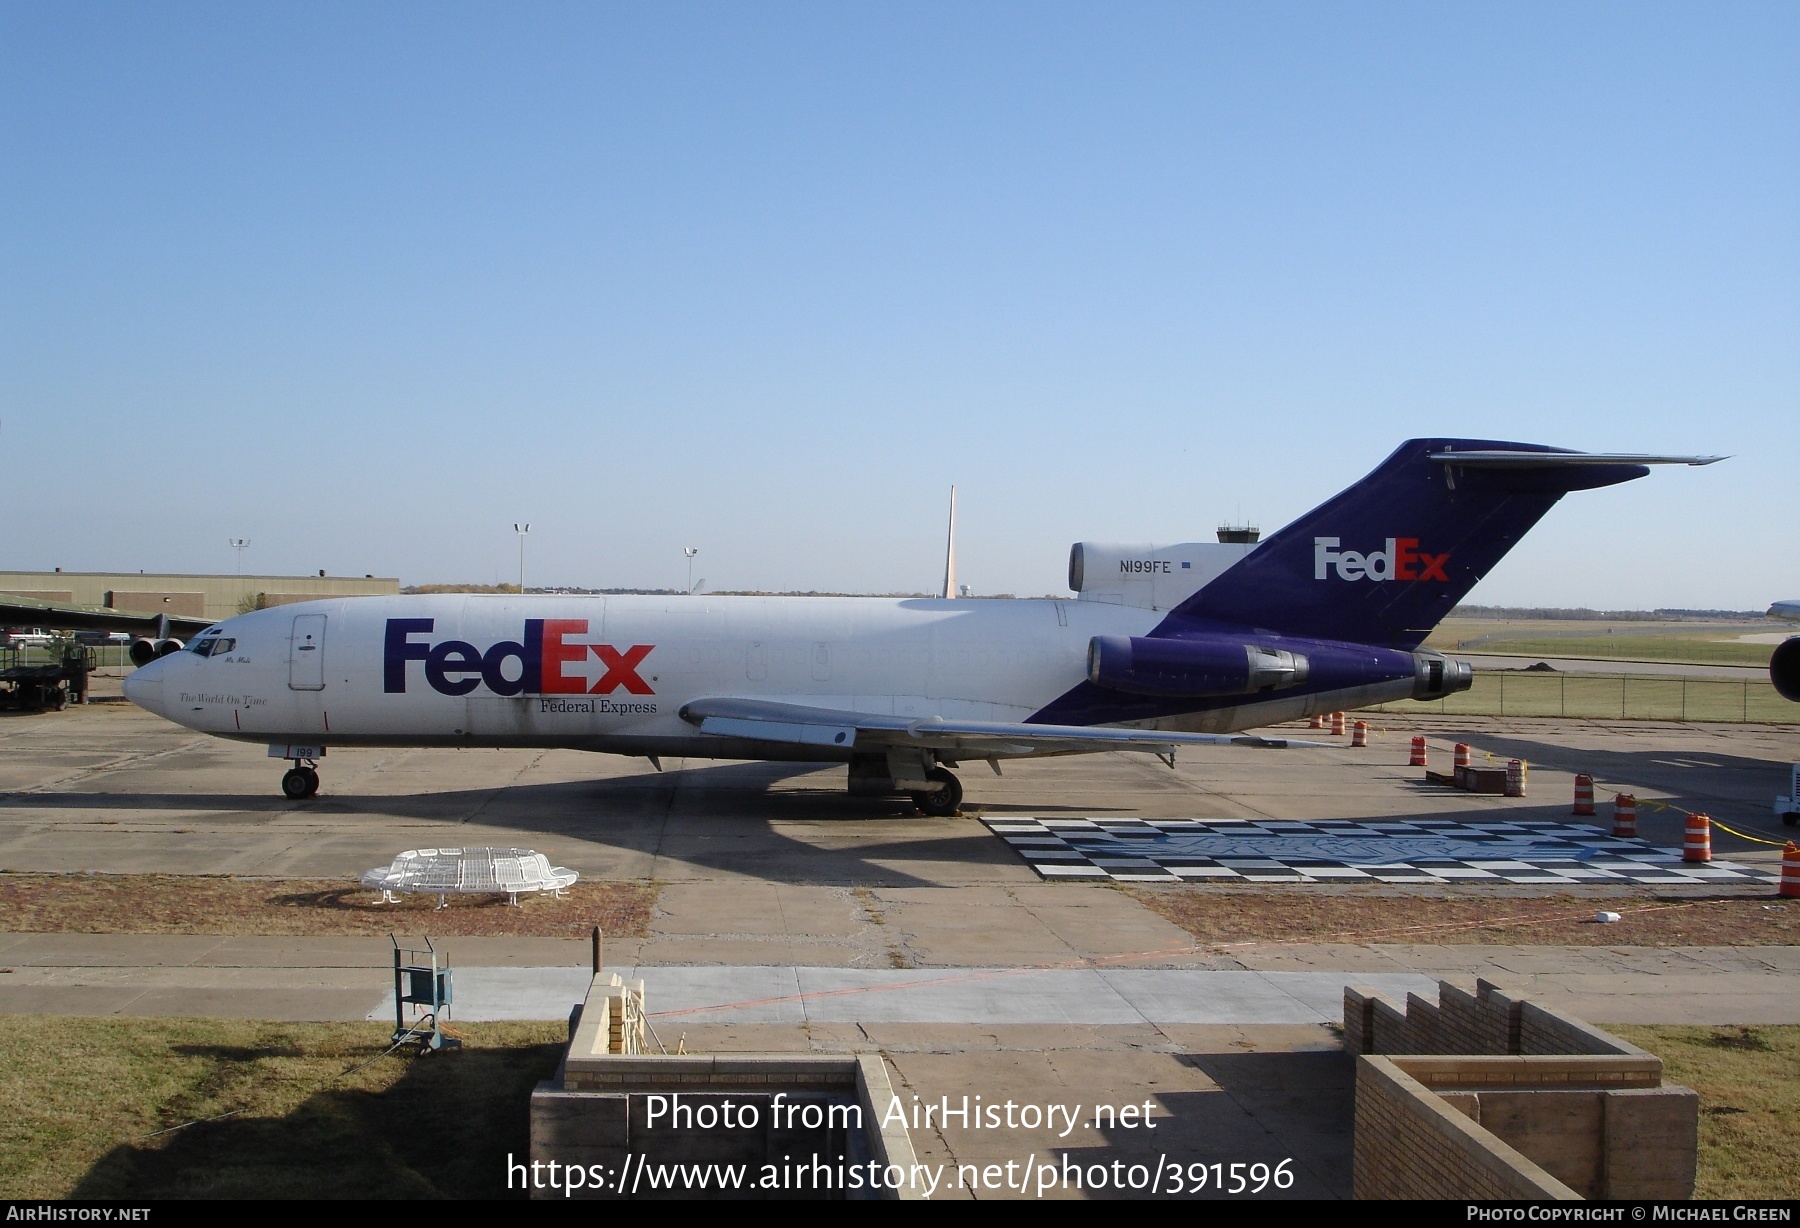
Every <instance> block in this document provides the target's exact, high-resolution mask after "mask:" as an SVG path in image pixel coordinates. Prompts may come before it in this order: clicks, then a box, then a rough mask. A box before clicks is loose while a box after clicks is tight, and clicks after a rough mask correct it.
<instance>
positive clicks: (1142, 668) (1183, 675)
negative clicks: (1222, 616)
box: [1088, 635, 1308, 699]
mask: <svg viewBox="0 0 1800 1228" xmlns="http://www.w3.org/2000/svg"><path fill="white" fill-rule="evenodd" d="M1307 670H1308V666H1307V661H1306V657H1305V656H1303V655H1301V654H1300V653H1297V652H1289V651H1286V650H1285V649H1274V648H1263V647H1260V646H1258V645H1256V644H1246V643H1244V642H1243V641H1241V640H1230V639H1180V640H1177V639H1150V638H1142V637H1138V636H1131V637H1126V636H1122V635H1096V636H1095V637H1094V638H1093V639H1092V640H1091V641H1090V642H1089V643H1088V681H1089V682H1092V683H1093V684H1094V685H1095V686H1103V687H1106V688H1108V689H1109V690H1114V691H1124V692H1127V693H1128V694H1132V695H1166V696H1170V697H1174V698H1181V699H1188V698H1199V697H1202V696H1208V695H1254V694H1256V693H1257V692H1259V691H1277V690H1281V689H1283V688H1286V687H1291V686H1299V685H1300V684H1302V683H1304V682H1305V681H1306V678H1307Z"/></svg>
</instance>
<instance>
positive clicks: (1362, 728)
mask: <svg viewBox="0 0 1800 1228" xmlns="http://www.w3.org/2000/svg"><path fill="white" fill-rule="evenodd" d="M1368 744H1369V722H1367V721H1358V722H1356V724H1354V725H1352V726H1351V727H1350V745H1352V746H1367V745H1368Z"/></svg>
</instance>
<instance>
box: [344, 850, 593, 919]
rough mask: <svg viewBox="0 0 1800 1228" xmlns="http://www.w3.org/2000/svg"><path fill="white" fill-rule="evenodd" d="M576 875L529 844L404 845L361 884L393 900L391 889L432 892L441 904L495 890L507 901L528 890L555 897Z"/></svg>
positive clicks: (383, 900) (514, 901) (395, 899)
mask: <svg viewBox="0 0 1800 1228" xmlns="http://www.w3.org/2000/svg"><path fill="white" fill-rule="evenodd" d="M580 877H581V876H580V875H579V874H577V873H576V872H575V871H574V870H570V869H566V868H565V867H563V866H552V865H551V864H550V859H549V858H548V857H546V856H544V855H543V854H542V853H540V852H537V851H536V850H534V849H499V848H471V849H409V850H407V851H406V852H404V853H401V854H400V855H399V856H398V857H396V858H394V860H393V863H392V864H391V865H387V866H377V867H376V868H375V869H373V870H370V871H368V872H367V873H365V874H364V875H363V876H362V885H363V886H365V887H367V888H369V889H370V890H371V891H379V892H381V903H383V904H397V903H399V896H397V895H395V894H394V893H395V892H406V893H408V894H413V895H435V896H437V898H438V907H439V908H443V907H444V906H445V904H446V903H447V902H448V897H449V896H452V895H498V894H502V893H504V894H505V896H506V899H507V903H509V904H517V903H518V902H519V896H520V895H522V894H525V893H527V892H533V891H549V892H552V893H554V894H555V895H556V896H557V897H558V898H560V897H561V896H562V893H563V889H564V888H565V887H569V886H572V885H573V884H574V882H575V880H576V879H577V878H580Z"/></svg>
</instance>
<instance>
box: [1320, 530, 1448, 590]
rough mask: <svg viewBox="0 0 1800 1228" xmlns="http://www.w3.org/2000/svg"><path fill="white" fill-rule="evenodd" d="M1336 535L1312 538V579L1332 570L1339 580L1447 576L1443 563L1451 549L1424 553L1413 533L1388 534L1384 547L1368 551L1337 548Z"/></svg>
mask: <svg viewBox="0 0 1800 1228" xmlns="http://www.w3.org/2000/svg"><path fill="white" fill-rule="evenodd" d="M1337 544H1338V539H1337V538H1335V537H1315V538H1313V579H1315V580H1325V579H1328V578H1329V577H1330V573H1331V572H1332V571H1333V570H1335V571H1336V572H1337V577H1338V579H1340V580H1442V581H1443V582H1444V583H1446V584H1448V583H1449V582H1450V577H1449V576H1448V575H1447V574H1446V573H1445V571H1444V564H1446V563H1448V562H1449V561H1450V552H1449V551H1448V550H1446V551H1444V553H1442V554H1426V553H1424V552H1422V551H1421V550H1420V549H1419V548H1418V547H1419V539H1418V538H1416V537H1390V538H1388V539H1387V549H1385V550H1371V551H1370V552H1369V553H1367V554H1362V553H1359V552H1358V551H1355V550H1338V549H1336V546H1337Z"/></svg>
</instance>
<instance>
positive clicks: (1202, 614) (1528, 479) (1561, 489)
mask: <svg viewBox="0 0 1800 1228" xmlns="http://www.w3.org/2000/svg"><path fill="white" fill-rule="evenodd" d="M1719 459H1721V458H1720V457H1703V456H1681V457H1671V456H1645V455H1636V454H1630V455H1619V454H1610V455H1597V454H1593V453H1585V452H1568V451H1564V450H1561V449H1557V448H1549V447H1545V446H1543V445H1541V444H1528V443H1504V442H1498V441H1493V440H1485V439H1412V440H1408V441H1407V442H1406V443H1403V444H1401V445H1400V447H1399V448H1397V449H1395V451H1394V454H1393V455H1392V456H1390V457H1388V458H1387V460H1385V461H1383V462H1382V463H1381V465H1380V466H1379V467H1377V468H1376V470H1375V471H1374V472H1373V473H1371V474H1369V476H1368V477H1366V478H1364V479H1363V480H1362V481H1360V482H1358V483H1357V484H1356V485H1354V486H1352V487H1350V488H1349V489H1348V490H1346V491H1344V492H1343V493H1341V494H1339V495H1337V496H1336V497H1334V498H1332V499H1330V500H1328V501H1327V502H1325V503H1323V504H1321V505H1320V506H1319V507H1317V508H1314V509H1313V510H1312V511H1310V512H1308V513H1307V514H1306V515H1304V516H1302V517H1300V519H1298V520H1296V521H1295V522H1294V523H1292V524H1290V525H1288V526H1287V527H1286V528H1284V529H1282V530H1281V531H1280V532H1279V533H1277V534H1275V535H1274V536H1273V537H1270V538H1269V539H1268V540H1267V541H1265V542H1264V543H1263V544H1262V545H1260V546H1258V547H1257V548H1256V549H1255V550H1253V551H1252V552H1251V553H1250V554H1249V555H1248V556H1246V557H1245V558H1244V559H1243V561H1242V562H1239V563H1238V564H1237V565H1236V566H1234V567H1232V568H1230V569H1229V570H1227V571H1226V572H1225V573H1224V574H1223V575H1221V576H1219V577H1218V578H1217V579H1216V580H1214V581H1212V583H1210V584H1208V585H1207V586H1206V587H1204V588H1202V589H1201V590H1200V591H1199V592H1197V593H1195V594H1194V595H1193V596H1192V597H1190V598H1188V599H1187V600H1186V601H1184V602H1183V603H1182V604H1181V605H1179V606H1177V607H1176V608H1175V610H1174V612H1173V613H1172V614H1171V616H1170V619H1169V621H1168V622H1166V623H1165V624H1164V626H1163V627H1162V628H1160V629H1159V630H1158V631H1157V632H1156V634H1161V635H1171V634H1172V635H1180V634H1182V633H1183V632H1184V631H1185V630H1187V629H1188V628H1189V626H1191V621H1192V620H1199V621H1203V622H1208V623H1225V624H1229V625H1232V626H1237V627H1257V628H1263V629H1265V630H1269V631H1276V632H1280V633H1282V634H1285V635H1300V636H1311V637H1317V638H1320V639H1333V640H1349V641H1352V642H1355V643H1363V644H1382V645H1387V646H1390V647H1395V648H1413V647H1416V646H1417V645H1418V644H1419V642H1420V641H1422V640H1423V639H1424V638H1425V637H1426V635H1427V634H1429V633H1430V631H1431V629H1432V628H1433V627H1435V626H1436V625H1437V623H1438V621H1439V620H1440V619H1442V618H1443V617H1444V615H1446V614H1448V613H1449V612H1450V611H1451V609H1452V608H1454V607H1455V605H1456V603H1457V602H1458V601H1461V600H1462V598H1463V597H1464V596H1465V595H1467V593H1468V591H1469V590H1470V589H1471V588H1473V587H1475V584H1476V582H1477V581H1479V580H1480V579H1481V578H1482V577H1483V576H1485V575H1486V574H1487V573H1488V572H1489V571H1490V570H1491V569H1492V568H1493V566H1494V564H1496V563H1498V562H1499V561H1500V559H1501V558H1502V557H1503V556H1504V555H1505V554H1506V552H1507V551H1508V550H1510V549H1512V548H1513V546H1514V544H1515V543H1517V542H1518V540H1519V538H1521V537H1523V536H1524V535H1525V532H1526V531H1527V530H1528V529H1530V528H1531V526H1532V525H1534V524H1536V523H1537V522H1538V520H1539V518H1540V517H1542V516H1543V514H1544V513H1545V512H1547V511H1549V510H1550V508H1551V507H1552V506H1554V505H1555V503H1556V501H1557V500H1558V499H1560V498H1562V497H1563V495H1565V494H1566V493H1568V492H1569V491H1571V490H1588V489H1592V488H1594V487H1599V486H1612V485H1614V484H1616V483H1619V482H1629V481H1631V480H1632V479H1633V478H1640V477H1643V476H1644V475H1645V474H1647V473H1648V472H1649V469H1648V468H1646V466H1647V465H1653V464H1710V463H1711V462H1712V461H1715V460H1719Z"/></svg>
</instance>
